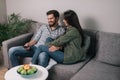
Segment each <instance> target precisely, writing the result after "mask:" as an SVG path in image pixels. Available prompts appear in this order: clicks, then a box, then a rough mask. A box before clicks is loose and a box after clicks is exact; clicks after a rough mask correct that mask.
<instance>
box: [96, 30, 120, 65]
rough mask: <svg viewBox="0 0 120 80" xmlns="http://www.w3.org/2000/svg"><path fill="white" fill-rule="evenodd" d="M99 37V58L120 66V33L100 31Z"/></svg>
mask: <svg viewBox="0 0 120 80" xmlns="http://www.w3.org/2000/svg"><path fill="white" fill-rule="evenodd" d="M97 37H98V38H97V39H98V51H97V60H99V61H102V62H105V63H108V64H112V65H119V66H120V34H117V33H109V32H99V33H98V34H97Z"/></svg>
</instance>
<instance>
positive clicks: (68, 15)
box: [63, 10, 84, 46]
mask: <svg viewBox="0 0 120 80" xmlns="http://www.w3.org/2000/svg"><path fill="white" fill-rule="evenodd" d="M63 15H64V19H65V20H66V21H67V23H68V24H69V25H71V26H73V27H75V28H77V29H78V31H79V33H80V35H81V37H82V44H81V46H83V45H84V34H83V30H82V28H81V25H80V23H79V19H78V16H77V14H76V13H75V12H74V11H73V10H68V11H66V12H64V14H63Z"/></svg>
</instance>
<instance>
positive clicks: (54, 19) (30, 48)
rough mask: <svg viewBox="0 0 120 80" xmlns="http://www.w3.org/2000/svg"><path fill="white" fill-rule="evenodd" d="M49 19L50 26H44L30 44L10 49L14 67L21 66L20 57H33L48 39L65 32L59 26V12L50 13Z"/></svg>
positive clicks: (48, 14) (51, 11) (52, 11)
mask: <svg viewBox="0 0 120 80" xmlns="http://www.w3.org/2000/svg"><path fill="white" fill-rule="evenodd" d="M47 18H48V24H49V25H42V26H41V27H40V28H39V30H38V31H37V33H36V34H35V35H34V37H33V38H32V39H31V40H30V41H29V42H27V43H26V44H25V45H24V46H17V47H12V48H10V49H9V58H10V60H11V63H12V67H14V66H17V65H19V64H20V63H19V59H18V57H32V56H33V55H34V52H35V51H36V49H37V47H38V46H39V45H44V44H45V42H46V39H47V38H48V37H51V38H52V39H56V38H57V37H59V36H60V35H62V34H63V33H64V32H65V31H64V29H63V28H62V27H61V26H59V25H58V20H59V12H58V11H56V10H50V11H48V12H47ZM38 63H39V61H38Z"/></svg>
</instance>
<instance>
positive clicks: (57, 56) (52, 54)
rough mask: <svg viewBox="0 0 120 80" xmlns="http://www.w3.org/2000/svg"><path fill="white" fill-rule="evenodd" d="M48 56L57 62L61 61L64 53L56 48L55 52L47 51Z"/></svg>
mask: <svg viewBox="0 0 120 80" xmlns="http://www.w3.org/2000/svg"><path fill="white" fill-rule="evenodd" d="M49 56H50V57H51V58H52V59H54V60H55V61H57V62H58V63H63V60H64V53H63V52H62V51H59V50H57V51H55V52H49Z"/></svg>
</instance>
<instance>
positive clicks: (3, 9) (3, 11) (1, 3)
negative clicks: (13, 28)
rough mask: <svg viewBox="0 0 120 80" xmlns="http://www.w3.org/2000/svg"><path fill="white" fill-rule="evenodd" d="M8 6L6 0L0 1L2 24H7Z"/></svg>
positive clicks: (0, 19) (0, 21)
mask: <svg viewBox="0 0 120 80" xmlns="http://www.w3.org/2000/svg"><path fill="white" fill-rule="evenodd" d="M6 19H7V17H6V4H5V0H0V23H5V22H6Z"/></svg>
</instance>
